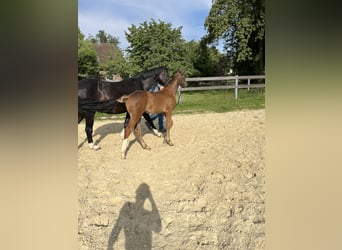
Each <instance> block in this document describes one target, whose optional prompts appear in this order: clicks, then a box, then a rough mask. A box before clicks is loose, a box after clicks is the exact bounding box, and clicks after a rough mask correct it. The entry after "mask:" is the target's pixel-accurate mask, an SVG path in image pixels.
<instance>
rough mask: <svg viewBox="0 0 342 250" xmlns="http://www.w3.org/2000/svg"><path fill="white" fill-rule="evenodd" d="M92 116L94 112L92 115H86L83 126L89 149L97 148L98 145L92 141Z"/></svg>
mask: <svg viewBox="0 0 342 250" xmlns="http://www.w3.org/2000/svg"><path fill="white" fill-rule="evenodd" d="M94 116H95V113H94V114H93V115H92V116H90V115H89V116H86V117H85V120H86V127H85V132H86V134H87V140H88V145H89V147H90V149H94V150H98V149H99V148H100V146H98V145H95V144H94V142H93V125H94Z"/></svg>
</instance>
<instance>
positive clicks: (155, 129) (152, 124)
mask: <svg viewBox="0 0 342 250" xmlns="http://www.w3.org/2000/svg"><path fill="white" fill-rule="evenodd" d="M143 116H144V118H145V120H146V122H147V123H148V124H149V125H150V126H151V127H152V131H153V134H154V135H156V136H159V137H160V136H162V134H161V133H160V132H159V131H158V129H157V128H156V126H154V123H153V121H152V120H151V117H150V115H149V114H148V113H147V112H144V113H143Z"/></svg>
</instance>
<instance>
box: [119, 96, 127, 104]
mask: <svg viewBox="0 0 342 250" xmlns="http://www.w3.org/2000/svg"><path fill="white" fill-rule="evenodd" d="M116 100H117V101H118V102H121V103H125V102H126V101H127V100H128V95H123V96H121V97H120V98H118V99H116Z"/></svg>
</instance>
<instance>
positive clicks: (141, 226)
mask: <svg viewBox="0 0 342 250" xmlns="http://www.w3.org/2000/svg"><path fill="white" fill-rule="evenodd" d="M135 199H136V201H135V202H134V203H132V202H126V203H125V204H124V205H123V206H122V208H121V210H120V214H119V217H118V219H117V221H116V224H115V226H114V227H113V230H112V232H111V234H110V237H109V240H108V247H107V250H112V249H113V245H114V243H115V242H116V241H117V240H118V237H119V234H120V231H121V230H122V229H123V231H124V234H125V249H126V250H136V249H139V250H151V249H152V231H153V232H155V233H159V232H160V231H161V229H162V225H161V219H160V215H159V212H158V209H157V206H156V204H155V202H154V200H153V197H152V194H151V192H150V188H149V186H148V185H147V184H146V183H142V184H140V185H139V187H138V189H137V191H136V197H135ZM146 200H149V202H150V204H151V210H148V209H146V208H144V205H145V201H146Z"/></svg>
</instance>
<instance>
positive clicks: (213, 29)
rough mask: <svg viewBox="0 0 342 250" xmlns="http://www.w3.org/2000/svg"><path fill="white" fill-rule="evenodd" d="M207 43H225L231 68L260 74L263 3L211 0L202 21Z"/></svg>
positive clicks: (240, 0) (263, 32)
mask: <svg viewBox="0 0 342 250" xmlns="http://www.w3.org/2000/svg"><path fill="white" fill-rule="evenodd" d="M204 25H205V27H206V29H207V31H208V34H207V36H206V38H205V39H206V40H207V42H209V43H211V42H213V41H217V40H218V39H220V38H221V39H223V40H224V42H225V46H224V48H225V50H226V51H227V54H228V56H230V57H232V58H233V62H234V66H235V68H237V69H239V68H240V71H241V69H242V68H248V69H249V70H251V71H253V72H250V73H263V72H264V67H265V66H264V65H265V63H264V53H265V0H213V4H212V7H211V9H210V12H209V15H208V17H207V18H206V20H205V24H204Z"/></svg>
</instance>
